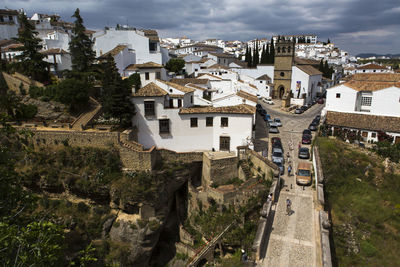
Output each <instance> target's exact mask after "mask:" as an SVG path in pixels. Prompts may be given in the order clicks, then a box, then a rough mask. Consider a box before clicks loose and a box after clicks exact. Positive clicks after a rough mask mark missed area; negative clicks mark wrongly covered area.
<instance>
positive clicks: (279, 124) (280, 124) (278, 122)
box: [274, 118, 282, 127]
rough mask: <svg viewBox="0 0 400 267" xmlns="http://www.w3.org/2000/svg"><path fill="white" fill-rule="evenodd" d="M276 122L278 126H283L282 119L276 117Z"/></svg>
mask: <svg viewBox="0 0 400 267" xmlns="http://www.w3.org/2000/svg"><path fill="white" fill-rule="evenodd" d="M274 123H275V125H276V126H277V127H282V122H281V119H279V118H275V119H274Z"/></svg>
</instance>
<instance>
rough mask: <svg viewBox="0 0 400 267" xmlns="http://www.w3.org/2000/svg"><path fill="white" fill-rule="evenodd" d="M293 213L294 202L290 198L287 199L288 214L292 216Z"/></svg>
mask: <svg viewBox="0 0 400 267" xmlns="http://www.w3.org/2000/svg"><path fill="white" fill-rule="evenodd" d="M291 212H292V201H291V200H290V199H289V198H287V199H286V214H287V215H290V214H291Z"/></svg>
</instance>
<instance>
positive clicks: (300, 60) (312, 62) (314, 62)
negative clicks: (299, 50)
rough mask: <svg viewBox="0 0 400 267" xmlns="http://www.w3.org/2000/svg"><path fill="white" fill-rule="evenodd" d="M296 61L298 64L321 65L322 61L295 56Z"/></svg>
mask: <svg viewBox="0 0 400 267" xmlns="http://www.w3.org/2000/svg"><path fill="white" fill-rule="evenodd" d="M294 63H295V64H296V65H319V63H320V62H319V61H318V60H314V59H309V58H301V57H295V58H294Z"/></svg>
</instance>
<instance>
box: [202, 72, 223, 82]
mask: <svg viewBox="0 0 400 267" xmlns="http://www.w3.org/2000/svg"><path fill="white" fill-rule="evenodd" d="M204 75H208V76H211V77H214V78H217V79H218V80H222V78H220V77H218V76H215V75H213V74H210V73H203V74H200V75H199V76H197V78H200V77H202V76H204Z"/></svg>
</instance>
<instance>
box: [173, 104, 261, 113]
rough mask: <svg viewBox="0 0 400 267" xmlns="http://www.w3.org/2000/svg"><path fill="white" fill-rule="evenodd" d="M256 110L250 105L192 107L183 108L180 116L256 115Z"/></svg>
mask: <svg viewBox="0 0 400 267" xmlns="http://www.w3.org/2000/svg"><path fill="white" fill-rule="evenodd" d="M255 112H256V108H255V107H252V106H250V105H246V104H241V105H237V106H226V107H191V108H181V109H180V110H179V114H203V113H222V114H254V113H255Z"/></svg>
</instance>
